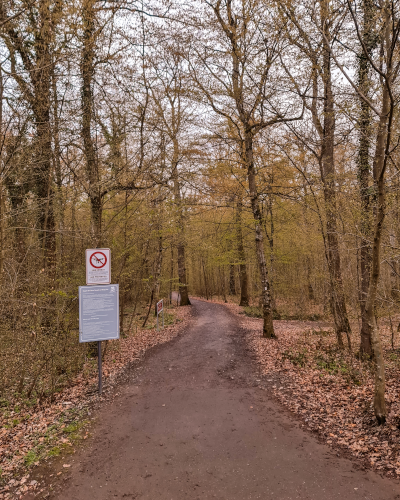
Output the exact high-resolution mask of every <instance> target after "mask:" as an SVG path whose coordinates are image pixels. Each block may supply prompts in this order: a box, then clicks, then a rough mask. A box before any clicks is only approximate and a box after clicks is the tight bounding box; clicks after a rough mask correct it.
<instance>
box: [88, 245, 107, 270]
mask: <svg viewBox="0 0 400 500" xmlns="http://www.w3.org/2000/svg"><path fill="white" fill-rule="evenodd" d="M89 261H90V265H91V266H92V267H94V268H95V269H101V268H102V267H104V266H105V265H106V264H107V257H106V254H105V253H104V252H99V251H98V250H96V252H93V253H92V254H91V255H90V257H89Z"/></svg>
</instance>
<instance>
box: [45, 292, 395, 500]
mask: <svg viewBox="0 0 400 500" xmlns="http://www.w3.org/2000/svg"><path fill="white" fill-rule="evenodd" d="M193 314H194V316H193V319H192V320H191V323H190V325H189V327H188V331H187V333H186V334H185V335H182V336H181V337H178V338H177V339H175V340H173V341H172V342H170V343H168V344H166V345H164V346H162V347H160V348H156V349H155V350H154V351H153V353H152V354H151V355H150V356H149V357H148V358H147V359H146V360H145V361H144V362H143V363H142V364H141V366H140V367H139V368H136V369H134V370H133V371H132V380H131V382H130V383H129V384H127V385H126V386H125V387H124V388H123V389H122V393H121V395H120V396H118V397H117V398H116V399H115V401H114V403H113V405H110V406H104V407H103V408H102V409H101V410H100V411H99V414H98V418H97V421H98V423H97V424H96V426H95V429H94V436H93V438H92V439H91V442H90V444H89V445H88V446H87V447H86V448H84V449H82V450H80V451H78V452H77V453H76V455H75V456H74V462H70V463H72V466H71V469H70V474H69V477H68V478H67V479H66V480H65V482H62V483H61V484H60V488H59V489H57V490H56V491H55V492H54V493H53V494H52V496H51V497H50V498H54V499H57V500H92V499H96V500H111V499H149V500H181V499H188V500H189V499H190V500H192V499H193V500H194V499H199V500H204V499H218V500H235V499H238V500H249V499H256V498H260V499H263V500H269V499H277V500H294V499H302V500H305V499H307V500H314V499H315V500H322V499H324V500H329V499H345V500H352V499H373V500H380V499H382V500H391V499H396V498H400V488H399V486H398V483H396V482H394V481H390V480H388V479H382V478H381V477H380V476H379V475H377V474H375V473H373V472H364V471H362V470H357V469H356V468H355V466H354V464H353V463H352V462H351V461H349V460H347V459H344V458H339V457H338V456H337V455H336V453H334V452H333V450H332V449H330V448H329V447H328V446H325V445H322V444H320V443H319V442H318V441H317V439H316V438H315V437H314V436H313V435H312V434H310V433H308V432H306V431H303V430H302V429H300V428H299V422H298V421H296V420H295V419H294V418H292V417H291V416H290V415H289V414H288V412H287V411H286V410H284V409H283V408H282V407H281V406H279V405H278V404H277V403H276V402H274V401H272V400H271V399H269V397H268V395H267V394H266V392H265V391H263V390H262V389H261V388H260V387H258V384H259V383H260V381H259V380H258V376H257V370H256V368H255V367H254V363H253V361H252V360H251V358H250V357H249V354H248V352H247V351H246V346H245V344H244V342H243V332H242V331H241V330H240V329H239V328H238V326H237V321H236V319H235V317H234V316H233V315H232V314H231V313H230V312H229V311H228V309H227V308H225V307H224V306H223V305H219V304H213V303H209V302H203V301H198V300H193Z"/></svg>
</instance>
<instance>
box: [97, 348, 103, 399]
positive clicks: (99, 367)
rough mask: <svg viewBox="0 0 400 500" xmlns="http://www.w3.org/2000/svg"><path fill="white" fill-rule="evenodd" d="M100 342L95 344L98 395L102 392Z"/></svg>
mask: <svg viewBox="0 0 400 500" xmlns="http://www.w3.org/2000/svg"><path fill="white" fill-rule="evenodd" d="M101 356H102V355H101V340H99V341H98V342H97V366H98V369H99V394H100V395H101V393H102V392H103V368H102V366H101V362H102V361H103V360H102V359H101Z"/></svg>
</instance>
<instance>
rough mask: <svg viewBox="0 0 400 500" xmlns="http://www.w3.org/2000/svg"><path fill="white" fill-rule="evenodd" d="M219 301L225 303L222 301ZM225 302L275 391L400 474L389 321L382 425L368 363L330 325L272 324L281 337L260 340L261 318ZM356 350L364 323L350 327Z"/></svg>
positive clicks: (322, 431) (399, 384)
mask: <svg viewBox="0 0 400 500" xmlns="http://www.w3.org/2000/svg"><path fill="white" fill-rule="evenodd" d="M221 303H223V302H222V301H221ZM225 306H226V307H228V308H229V310H230V311H231V312H232V313H233V314H234V315H235V316H236V317H237V318H238V320H239V322H240V326H241V328H242V329H243V330H244V331H246V332H247V336H246V341H247V343H248V347H249V349H250V350H251V351H252V353H253V354H254V356H255V359H256V362H257V363H258V365H259V368H260V371H261V373H262V375H263V376H264V379H265V380H266V381H267V382H269V383H270V388H271V391H272V392H273V394H274V396H275V397H276V398H277V399H278V400H279V401H280V402H281V403H282V404H283V405H285V406H286V407H287V408H288V409H289V410H290V411H292V412H293V413H295V414H297V415H298V416H300V417H301V419H302V420H303V422H304V425H305V426H306V427H308V428H309V429H310V430H312V431H314V432H316V433H317V434H318V435H319V436H320V437H321V438H322V439H323V440H324V441H325V442H326V443H327V444H328V445H330V446H332V447H334V448H335V449H341V450H342V451H345V452H347V453H350V454H351V455H352V456H354V457H356V458H357V459H358V460H361V462H362V465H363V466H364V467H365V468H373V469H375V470H377V471H378V472H380V473H385V474H386V475H388V476H391V477H395V478H399V477H400V429H399V426H400V349H397V350H396V349H394V350H393V349H392V347H391V341H392V333H391V328H390V325H389V324H388V322H385V321H383V320H381V321H380V325H379V329H380V333H381V338H382V345H383V350H384V357H385V373H386V403H387V409H388V417H387V422H386V424H385V425H383V426H378V425H377V423H376V420H375V417H374V411H373V404H372V403H373V392H374V379H373V367H372V365H371V363H370V362H367V361H360V360H359V359H358V357H357V356H356V355H355V354H354V353H350V352H349V351H348V349H344V350H339V349H338V348H337V345H336V336H335V334H334V331H333V326H332V324H331V323H327V322H321V321H319V322H318V321H274V329H275V333H276V335H277V337H278V338H277V339H276V340H275V339H266V338H262V335H261V333H262V320H261V319H257V318H252V317H247V316H245V315H244V314H243V308H242V307H239V306H237V305H234V304H230V303H228V304H226V303H225ZM352 331H353V334H352V338H351V340H352V345H353V346H354V348H356V347H358V344H359V336H358V335H357V333H356V332H358V325H357V324H354V325H352Z"/></svg>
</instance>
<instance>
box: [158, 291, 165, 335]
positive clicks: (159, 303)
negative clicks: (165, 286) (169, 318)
mask: <svg viewBox="0 0 400 500" xmlns="http://www.w3.org/2000/svg"><path fill="white" fill-rule="evenodd" d="M161 312H162V327H163V329H164V302H163V299H161V300H160V301H159V302H157V331H159V329H160V327H159V321H158V316H159V314H160V313H161Z"/></svg>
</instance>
